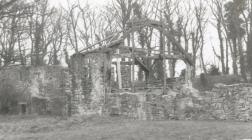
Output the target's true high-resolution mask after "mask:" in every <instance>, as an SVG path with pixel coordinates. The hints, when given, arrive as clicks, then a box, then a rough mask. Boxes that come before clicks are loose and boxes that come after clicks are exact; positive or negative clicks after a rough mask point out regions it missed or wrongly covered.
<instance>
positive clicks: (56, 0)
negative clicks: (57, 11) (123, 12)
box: [49, 0, 110, 7]
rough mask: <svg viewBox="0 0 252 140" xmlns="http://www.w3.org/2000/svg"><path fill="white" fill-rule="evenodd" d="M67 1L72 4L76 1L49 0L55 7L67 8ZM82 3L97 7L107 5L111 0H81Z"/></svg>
mask: <svg viewBox="0 0 252 140" xmlns="http://www.w3.org/2000/svg"><path fill="white" fill-rule="evenodd" d="M67 1H69V2H70V3H74V2H75V1H76V0H49V2H50V3H51V5H53V6H56V7H57V6H66V5H67ZM79 1H80V3H86V2H88V3H90V4H91V5H96V6H102V5H104V4H106V2H107V1H110V0H79Z"/></svg>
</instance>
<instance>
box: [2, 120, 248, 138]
mask: <svg viewBox="0 0 252 140" xmlns="http://www.w3.org/2000/svg"><path fill="white" fill-rule="evenodd" d="M243 139H252V123H251V122H227V121H225V122H218V121H137V120H129V119H125V118H109V117H97V116H89V117H73V118H70V119H62V118H52V117H37V116H0V140H243Z"/></svg>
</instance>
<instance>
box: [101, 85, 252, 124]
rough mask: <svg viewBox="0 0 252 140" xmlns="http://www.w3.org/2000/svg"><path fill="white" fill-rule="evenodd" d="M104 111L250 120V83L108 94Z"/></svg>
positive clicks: (137, 116) (150, 117) (131, 115)
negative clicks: (204, 90)
mask: <svg viewBox="0 0 252 140" xmlns="http://www.w3.org/2000/svg"><path fill="white" fill-rule="evenodd" d="M106 108H107V113H108V114H109V115H112V116H115V115H118V116H120V115H121V116H126V117H129V118H135V119H141V120H164V119H179V120H188V119H193V120H202V119H206V120H212V119H213V120H237V121H248V120H252V85H251V84H236V85H229V86H226V85H221V86H217V87H215V88H214V89H213V90H212V91H208V92H203V93H200V92H198V91H197V90H195V89H192V88H187V87H182V88H181V89H180V90H178V91H171V90H170V91H169V92H168V93H167V95H162V91H161V90H152V91H151V90H150V91H148V92H142V93H128V92H125V93H120V94H119V93H118V94H111V96H110V98H109V99H108V103H107V106H106Z"/></svg>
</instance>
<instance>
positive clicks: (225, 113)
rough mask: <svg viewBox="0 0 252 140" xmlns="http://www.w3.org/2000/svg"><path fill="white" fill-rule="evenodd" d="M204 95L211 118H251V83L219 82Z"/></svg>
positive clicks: (243, 119)
mask: <svg viewBox="0 0 252 140" xmlns="http://www.w3.org/2000/svg"><path fill="white" fill-rule="evenodd" d="M205 96H206V97H207V98H206V99H207V100H206V101H207V102H208V103H209V108H210V110H209V115H210V117H212V118H213V119H220V120H240V121H247V120H252V84H235V85H229V86H228V85H222V84H219V85H216V86H215V87H214V89H213V90H212V91H210V92H205Z"/></svg>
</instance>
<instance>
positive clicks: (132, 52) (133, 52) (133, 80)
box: [131, 32, 136, 93]
mask: <svg viewBox="0 0 252 140" xmlns="http://www.w3.org/2000/svg"><path fill="white" fill-rule="evenodd" d="M131 41H132V47H133V48H132V51H131V55H132V59H133V60H132V81H131V90H132V92H133V93H134V92H135V60H136V59H135V39H134V32H133V33H132V34H131Z"/></svg>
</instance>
